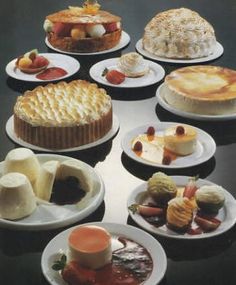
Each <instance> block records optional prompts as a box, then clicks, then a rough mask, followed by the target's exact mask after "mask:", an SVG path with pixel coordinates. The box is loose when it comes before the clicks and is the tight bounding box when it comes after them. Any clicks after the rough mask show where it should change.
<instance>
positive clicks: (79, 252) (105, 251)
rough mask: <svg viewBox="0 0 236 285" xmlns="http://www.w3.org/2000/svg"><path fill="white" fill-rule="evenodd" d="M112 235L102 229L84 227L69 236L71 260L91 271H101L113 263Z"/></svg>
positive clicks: (77, 228)
mask: <svg viewBox="0 0 236 285" xmlns="http://www.w3.org/2000/svg"><path fill="white" fill-rule="evenodd" d="M111 239H112V238H111V235H110V233H109V232H108V231H107V230H105V229H104V228H102V227H98V226H95V225H84V226H83V225H82V226H79V227H76V228H75V229H74V230H72V232H71V233H70V235H69V238H68V245H69V256H70V259H71V260H75V261H77V262H78V263H79V264H80V265H82V266H84V267H87V268H89V269H99V268H102V267H103V266H105V265H106V264H108V263H110V262H111V259H112V247H111Z"/></svg>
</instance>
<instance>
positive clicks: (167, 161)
mask: <svg viewBox="0 0 236 285" xmlns="http://www.w3.org/2000/svg"><path fill="white" fill-rule="evenodd" d="M171 161H172V159H171V156H170V155H168V154H166V155H164V156H163V159H162V164H163V165H170V164H171Z"/></svg>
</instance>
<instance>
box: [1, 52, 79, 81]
mask: <svg viewBox="0 0 236 285" xmlns="http://www.w3.org/2000/svg"><path fill="white" fill-rule="evenodd" d="M39 55H42V56H44V57H46V58H47V59H48V60H49V62H50V64H49V66H48V68H49V67H60V68H63V69H64V70H65V71H66V72H67V74H66V75H64V76H61V77H58V78H56V79H50V80H41V79H38V78H36V76H35V74H27V73H24V72H22V71H20V70H19V68H16V67H15V63H16V61H17V58H15V59H13V60H12V61H10V62H9V63H8V64H7V66H6V73H7V74H8V75H9V76H11V77H12V78H15V79H18V80H23V81H31V82H48V81H56V80H62V79H65V78H67V77H69V76H71V75H73V74H75V73H76V72H78V70H79V69H80V63H79V62H78V60H76V59H75V58H73V57H71V56H68V55H63V54H58V53H40V54H39Z"/></svg>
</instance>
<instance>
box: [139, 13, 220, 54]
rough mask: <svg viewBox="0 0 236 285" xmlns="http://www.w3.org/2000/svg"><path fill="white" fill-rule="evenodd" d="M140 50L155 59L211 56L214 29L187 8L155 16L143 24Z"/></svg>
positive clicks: (214, 44)
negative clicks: (157, 57)
mask: <svg viewBox="0 0 236 285" xmlns="http://www.w3.org/2000/svg"><path fill="white" fill-rule="evenodd" d="M142 44H143V48H144V49H145V50H146V51H148V52H150V53H151V54H154V55H156V56H161V57H166V58H182V59H192V58H200V57H205V56H208V55H210V54H212V53H213V52H214V50H215V47H216V37H215V32H214V29H213V27H212V26H211V25H210V24H209V23H208V22H207V21H206V20H205V19H203V18H202V17H201V16H200V15H199V14H198V13H197V12H194V11H192V10H190V9H186V8H180V9H171V10H167V11H164V12H161V13H158V14H157V15H156V16H155V17H153V18H152V19H151V21H150V22H149V23H148V24H147V25H146V27H145V30H144V35H143V39H142Z"/></svg>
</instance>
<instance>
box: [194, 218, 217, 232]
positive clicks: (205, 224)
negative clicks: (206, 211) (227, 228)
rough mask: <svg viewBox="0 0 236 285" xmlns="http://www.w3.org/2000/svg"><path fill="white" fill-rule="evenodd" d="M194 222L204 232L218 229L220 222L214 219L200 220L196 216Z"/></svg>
mask: <svg viewBox="0 0 236 285" xmlns="http://www.w3.org/2000/svg"><path fill="white" fill-rule="evenodd" d="M194 222H195V223H196V224H197V225H198V226H199V227H200V228H201V229H202V230H203V231H204V232H211V231H214V230H215V229H217V228H218V227H219V225H220V224H221V221H220V220H218V219H216V218H209V219H206V218H202V217H200V216H198V215H196V216H195V218H194Z"/></svg>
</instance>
